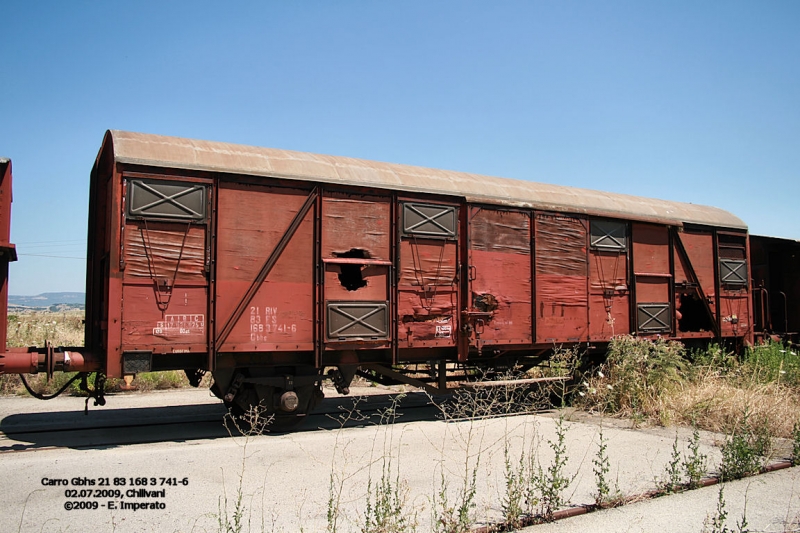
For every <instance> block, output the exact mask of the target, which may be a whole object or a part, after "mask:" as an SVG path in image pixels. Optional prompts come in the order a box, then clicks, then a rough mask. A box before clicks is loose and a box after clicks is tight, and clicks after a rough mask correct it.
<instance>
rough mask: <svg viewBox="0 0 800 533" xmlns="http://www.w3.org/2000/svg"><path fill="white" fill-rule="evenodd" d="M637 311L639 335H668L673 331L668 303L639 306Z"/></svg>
mask: <svg viewBox="0 0 800 533" xmlns="http://www.w3.org/2000/svg"><path fill="white" fill-rule="evenodd" d="M636 309H637V314H636V319H637V320H636V323H637V330H638V331H639V333H668V332H669V331H671V330H672V317H671V316H670V305H669V304H668V303H645V304H637V305H636Z"/></svg>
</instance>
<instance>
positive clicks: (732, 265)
mask: <svg viewBox="0 0 800 533" xmlns="http://www.w3.org/2000/svg"><path fill="white" fill-rule="evenodd" d="M721 264H722V267H723V268H722V269H721V270H727V271H728V272H722V283H730V284H732V285H733V284H744V283H745V281H746V280H747V269H746V268H745V262H744V261H739V260H735V261H734V260H724V259H723V260H722V261H721Z"/></svg>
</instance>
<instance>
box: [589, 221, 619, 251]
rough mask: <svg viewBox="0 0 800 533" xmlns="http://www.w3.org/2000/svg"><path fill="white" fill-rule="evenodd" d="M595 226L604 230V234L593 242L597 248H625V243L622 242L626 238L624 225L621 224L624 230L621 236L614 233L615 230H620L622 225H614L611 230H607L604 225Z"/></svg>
mask: <svg viewBox="0 0 800 533" xmlns="http://www.w3.org/2000/svg"><path fill="white" fill-rule="evenodd" d="M595 227H596V228H597V229H599V230H600V231H602V232H603V234H602V235H600V236H599V237H598V238H597V239H595V240H594V242H592V245H593V246H596V247H597V248H613V249H615V250H619V249H624V248H625V243H624V242H622V240H621V239H624V238H625V231H624V226H621V227H622V228H623V231H622V235H620V236H619V237H615V236H614V235H613V233H614V231H615V230H618V229H619V228H620V226H617V227H612V228H611V231H606V229H605V228H604V227H603V226H595ZM608 241H611V242H608Z"/></svg>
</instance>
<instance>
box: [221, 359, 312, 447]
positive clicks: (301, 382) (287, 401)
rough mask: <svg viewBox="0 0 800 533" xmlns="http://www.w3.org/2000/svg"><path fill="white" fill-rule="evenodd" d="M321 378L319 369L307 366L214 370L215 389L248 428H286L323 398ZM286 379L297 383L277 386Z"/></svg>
mask: <svg viewBox="0 0 800 533" xmlns="http://www.w3.org/2000/svg"><path fill="white" fill-rule="evenodd" d="M289 370H291V371H292V372H291V374H290V373H289ZM259 374H268V375H266V376H264V375H259ZM286 378H290V379H286ZM317 378H319V379H317ZM321 379H322V378H321V376H319V373H318V372H317V371H316V369H308V368H292V369H286V368H282V369H266V370H264V369H239V370H237V371H235V372H231V371H223V372H219V373H217V372H215V373H214V381H215V383H214V385H213V386H212V392H213V393H214V394H215V395H216V396H217V397H219V398H221V399H222V400H223V402H224V403H225V406H226V407H228V409H229V410H230V412H231V414H232V415H233V416H235V417H236V418H237V419H238V421H239V423H243V424H245V425H246V426H248V429H249V430H257V431H258V432H260V431H264V432H274V431H286V430H288V429H290V428H292V427H294V426H296V425H298V424H299V423H301V422H302V421H303V420H305V418H306V416H307V415H308V413H309V412H311V411H312V410H313V409H314V408H316V407H317V405H319V403H320V402H321V401H322V399H323V398H324V395H323V393H322V381H321ZM286 381H291V382H293V383H294V385H293V386H291V388H290V389H287V388H286V387H282V386H278V385H277V383H281V384H283V383H284V382H286ZM264 382H267V383H275V384H264Z"/></svg>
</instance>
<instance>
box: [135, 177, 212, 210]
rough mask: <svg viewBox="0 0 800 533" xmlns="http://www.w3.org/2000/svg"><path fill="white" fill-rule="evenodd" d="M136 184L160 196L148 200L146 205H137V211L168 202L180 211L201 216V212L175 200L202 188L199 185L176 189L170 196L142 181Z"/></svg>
mask: <svg viewBox="0 0 800 533" xmlns="http://www.w3.org/2000/svg"><path fill="white" fill-rule="evenodd" d="M136 186H137V187H141V188H142V189H145V190H147V191H150V192H151V193H153V194H154V195H156V196H159V197H160V198H159V199H157V200H155V201H153V202H150V203H149V204H147V205H144V206H142V207H139V208H138V209H137V211H138V212H140V213H141V212H144V211H146V210H148V209H152V208H153V207H156V206H159V205H161V204H165V203H169V204H172V205H174V206H175V207H177V208H178V209H181V210H182V211H184V212H185V213H187V214H189V215H190V216H192V217H194V218H203V214H202V213H198V212H197V211H195V210H194V209H191V208H190V207H188V206H185V205H183V204H182V203H180V202H177V201H176V200H177V199H178V198H180V197H182V196H186V195H187V194H190V193H193V192H194V191H197V190H202V189H203V188H202V187H201V186H199V185H195V186H194V187H190V188H188V189H184V190H182V191H178V192H176V193H175V194H173V195H171V196H168V195H166V194H164V193H163V192H161V191H159V190H158V189H154V188H153V187H151V186H149V185H148V184H147V183H144V182H142V181H137V182H136Z"/></svg>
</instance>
